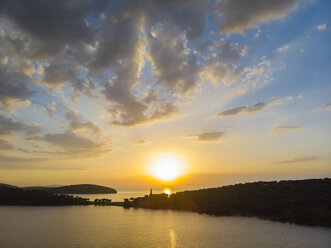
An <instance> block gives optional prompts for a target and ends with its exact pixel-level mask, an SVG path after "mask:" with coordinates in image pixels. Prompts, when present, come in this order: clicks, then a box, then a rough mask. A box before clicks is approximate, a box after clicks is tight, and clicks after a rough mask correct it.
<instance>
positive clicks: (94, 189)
mask: <svg viewBox="0 0 331 248" xmlns="http://www.w3.org/2000/svg"><path fill="white" fill-rule="evenodd" d="M24 189H26V190H43V191H46V192H49V193H58V194H116V193H117V191H116V190H115V189H113V188H109V187H105V186H100V185H94V184H77V185H68V186H62V187H25V188H24Z"/></svg>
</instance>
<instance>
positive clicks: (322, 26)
mask: <svg viewBox="0 0 331 248" xmlns="http://www.w3.org/2000/svg"><path fill="white" fill-rule="evenodd" d="M326 28H327V25H326V23H323V24H320V25H318V26H317V27H316V29H317V30H319V31H322V30H325V29H326Z"/></svg>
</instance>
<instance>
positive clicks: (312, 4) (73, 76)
mask: <svg viewBox="0 0 331 248" xmlns="http://www.w3.org/2000/svg"><path fill="white" fill-rule="evenodd" d="M330 11H331V2H330V1H328V0H301V1H300V0H279V1H274V0H250V1H246V0H231V1H227V0H213V1H198V0H197V1H194V0H192V1H187V0H178V1H171V0H169V1H166V0H154V1H151V0H150V1H148V0H141V1H133V0H131V1H125V0H124V1H122V0H121V1H103V0H100V1H92V0H85V1H64V0H59V1H46V0H38V1H23V0H22V1H20V0H1V1H0V182H3V183H9V184H15V185H63V184H74V183H96V184H102V185H109V186H114V187H138V186H141V187H148V186H149V185H154V184H160V185H162V184H164V185H166V184H171V183H172V184H173V185H174V186H180V185H182V186H183V187H184V185H186V186H187V187H188V186H190V187H205V186H217V185H224V184H227V183H234V182H246V181H251V180H279V179H295V178H314V177H328V176H330V175H331V128H330V127H331V82H330V80H331V60H330V57H331V52H330V50H331V49H330V44H331V18H330ZM160 154H161V155H160ZM162 154H163V155H164V154H170V155H169V156H176V157H177V158H179V159H180V161H182V162H181V167H182V168H181V171H182V178H179V179H177V180H175V181H174V182H167V183H165V182H161V181H160V180H157V179H155V178H153V176H152V175H151V172H150V171H151V170H150V166H151V161H152V160H153V159H155V157H158V156H163V155H162Z"/></svg>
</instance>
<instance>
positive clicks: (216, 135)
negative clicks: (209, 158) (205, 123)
mask: <svg viewBox="0 0 331 248" xmlns="http://www.w3.org/2000/svg"><path fill="white" fill-rule="evenodd" d="M223 135H224V132H209V133H200V134H189V135H185V136H184V138H195V139H196V141H218V140H219V139H220V138H221V137H222V136H223Z"/></svg>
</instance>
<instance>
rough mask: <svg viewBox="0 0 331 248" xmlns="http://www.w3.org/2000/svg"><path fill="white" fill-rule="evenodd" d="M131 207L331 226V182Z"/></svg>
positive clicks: (184, 195)
mask: <svg viewBox="0 0 331 248" xmlns="http://www.w3.org/2000/svg"><path fill="white" fill-rule="evenodd" d="M130 206H133V207H136V208H149V209H174V210H182V211H192V212H198V213H206V214H210V215H225V216H233V215H237V216H257V217H261V218H266V219H271V220H277V221H282V222H291V223H296V224H302V225H320V226H328V227H331V179H328V178H326V179H310V180H296V181H280V182H276V181H274V182H255V183H245V184H236V185H230V186H224V187H219V188H210V189H201V190H195V191H184V192H178V193H176V194H172V195H170V197H168V196H167V195H166V194H158V195H151V196H145V197H139V198H135V199H133V201H130Z"/></svg>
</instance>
